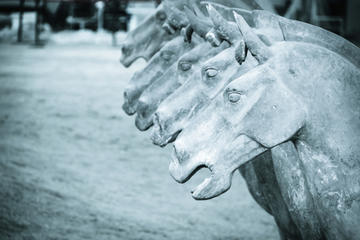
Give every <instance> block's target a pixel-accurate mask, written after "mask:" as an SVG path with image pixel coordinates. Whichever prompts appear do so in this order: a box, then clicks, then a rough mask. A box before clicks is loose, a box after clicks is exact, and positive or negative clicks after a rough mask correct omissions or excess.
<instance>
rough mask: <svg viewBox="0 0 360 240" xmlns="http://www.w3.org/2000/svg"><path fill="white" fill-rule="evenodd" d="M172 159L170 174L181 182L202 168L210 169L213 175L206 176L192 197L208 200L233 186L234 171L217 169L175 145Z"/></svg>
mask: <svg viewBox="0 0 360 240" xmlns="http://www.w3.org/2000/svg"><path fill="white" fill-rule="evenodd" d="M173 146H174V149H173V155H172V161H171V162H170V165H169V171H170V175H171V176H172V177H173V178H174V179H175V181H177V182H179V183H185V182H187V181H188V180H189V179H190V178H191V177H192V176H194V175H195V174H196V173H197V172H198V171H199V170H200V169H202V168H207V169H209V171H210V173H211V176H210V177H208V178H205V179H204V180H203V182H202V183H201V184H199V185H198V186H197V187H195V188H194V189H193V190H192V191H191V194H192V197H193V198H194V199H196V200H207V199H211V198H214V197H217V196H219V195H220V194H222V193H224V192H226V191H227V190H228V189H229V188H230V186H231V178H232V173H233V172H232V171H230V172H229V173H224V172H222V171H219V172H218V171H217V170H216V168H214V166H213V165H210V164H208V163H207V161H202V159H201V157H200V156H199V157H190V156H189V155H188V154H187V153H186V152H184V151H181V150H179V149H178V148H177V147H176V146H175V145H173Z"/></svg>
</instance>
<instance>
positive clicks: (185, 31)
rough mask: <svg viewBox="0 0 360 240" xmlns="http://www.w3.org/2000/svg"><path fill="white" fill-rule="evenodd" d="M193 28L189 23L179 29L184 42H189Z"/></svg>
mask: <svg viewBox="0 0 360 240" xmlns="http://www.w3.org/2000/svg"><path fill="white" fill-rule="evenodd" d="M193 32H194V29H192V27H191V26H190V24H189V25H187V26H186V27H184V28H182V29H181V35H182V36H183V37H184V42H187V43H191V39H192V34H193Z"/></svg>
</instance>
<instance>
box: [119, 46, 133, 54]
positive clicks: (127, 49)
mask: <svg viewBox="0 0 360 240" xmlns="http://www.w3.org/2000/svg"><path fill="white" fill-rule="evenodd" d="M131 51H132V46H131V45H127V44H124V45H123V46H122V47H121V52H122V54H123V55H125V56H128V55H130V53H131Z"/></svg>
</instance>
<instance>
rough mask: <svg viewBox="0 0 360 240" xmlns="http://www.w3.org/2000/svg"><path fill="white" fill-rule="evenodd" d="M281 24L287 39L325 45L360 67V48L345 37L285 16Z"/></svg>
mask: <svg viewBox="0 0 360 240" xmlns="http://www.w3.org/2000/svg"><path fill="white" fill-rule="evenodd" d="M279 26H280V29H281V31H282V33H283V37H284V40H285V41H297V42H299V41H300V42H304V43H312V44H315V45H318V46H321V47H325V48H326V49H328V50H330V51H332V52H335V53H337V54H339V55H340V56H342V57H344V58H345V59H347V60H348V61H350V62H351V63H352V64H354V65H355V66H357V67H358V68H360V48H358V47H357V46H356V45H355V44H353V43H352V42H350V41H348V40H346V39H345V38H343V37H341V36H339V35H337V34H335V33H332V32H330V31H327V30H325V29H323V28H320V27H317V26H314V25H311V24H308V23H305V22H300V21H296V20H290V19H287V18H284V17H281V19H280V21H279Z"/></svg>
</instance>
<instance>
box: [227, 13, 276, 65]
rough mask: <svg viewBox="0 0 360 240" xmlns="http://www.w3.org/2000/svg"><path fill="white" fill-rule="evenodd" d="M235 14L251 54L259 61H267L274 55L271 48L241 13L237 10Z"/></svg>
mask: <svg viewBox="0 0 360 240" xmlns="http://www.w3.org/2000/svg"><path fill="white" fill-rule="evenodd" d="M233 14H234V18H235V21H236V24H237V26H238V28H239V30H240V32H241V33H242V35H243V37H244V39H245V43H246V46H247V48H248V49H249V51H250V52H251V54H252V55H253V56H254V57H255V58H256V59H257V60H258V61H259V63H264V62H266V61H267V60H268V59H269V58H270V57H271V56H272V53H271V51H270V49H269V48H268V47H267V46H266V45H265V44H264V43H263V42H262V41H261V39H260V38H259V37H258V36H257V35H256V34H255V32H254V31H253V30H252V29H251V27H250V26H249V25H248V24H247V22H246V21H245V19H244V18H243V17H242V16H241V15H239V14H237V13H236V12H233Z"/></svg>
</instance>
